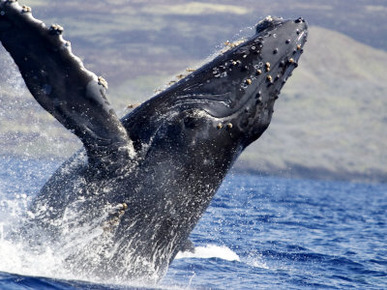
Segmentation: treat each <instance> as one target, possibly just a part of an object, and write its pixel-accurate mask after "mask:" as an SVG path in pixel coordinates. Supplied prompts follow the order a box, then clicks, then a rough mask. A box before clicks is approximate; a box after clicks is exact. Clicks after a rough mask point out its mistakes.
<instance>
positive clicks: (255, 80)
mask: <svg viewBox="0 0 387 290" xmlns="http://www.w3.org/2000/svg"><path fill="white" fill-rule="evenodd" d="M254 32H255V33H254V35H253V36H252V37H250V38H249V39H246V40H243V41H240V42H239V43H236V44H232V43H227V46H228V49H226V50H225V51H222V52H221V53H220V55H218V56H217V57H216V58H214V59H213V60H212V61H210V62H209V63H207V64H205V65H203V66H202V67H200V68H199V69H197V70H195V71H194V72H192V73H191V74H190V75H188V76H187V77H185V78H183V79H181V80H180V81H179V82H177V83H176V84H174V85H173V86H171V87H170V88H168V89H167V90H165V91H164V92H162V93H160V94H159V95H157V96H155V97H153V98H152V99H150V100H149V101H147V102H146V103H144V104H143V105H142V106H140V107H139V108H138V109H137V110H135V111H134V112H133V113H132V114H130V115H128V116H127V117H126V118H124V123H127V124H126V125H125V126H126V127H129V128H128V132H130V135H131V138H132V139H133V140H134V143H135V144H137V148H140V147H141V146H143V145H144V144H149V143H150V142H152V143H153V144H156V143H157V144H160V146H163V147H165V148H170V150H177V151H179V150H182V149H184V150H182V151H184V152H186V153H187V154H189V156H190V158H191V157H192V158H193V157H194V156H195V154H194V153H197V154H199V153H200V154H204V155H207V156H210V155H222V157H219V158H218V159H219V160H224V155H228V156H229V155H233V158H232V160H231V162H230V163H232V161H233V160H235V158H236V157H237V156H238V155H239V153H240V152H241V151H242V150H243V149H244V148H245V147H246V146H247V145H249V144H250V143H251V142H253V141H254V140H256V139H257V138H259V137H260V136H261V134H262V133H263V132H264V131H265V130H266V128H267V127H268V126H269V123H270V121H271V117H272V114H273V106H274V102H275V101H276V99H277V98H278V96H279V94H280V91H281V88H282V87H283V86H284V84H285V82H286V81H287V79H288V78H289V76H290V75H291V73H292V71H293V70H294V69H295V68H296V67H297V66H298V60H299V58H300V56H301V54H302V52H303V46H304V44H305V42H306V38H307V23H306V22H305V21H304V20H303V19H302V18H298V19H296V20H284V19H281V18H274V17H270V16H269V17H266V18H265V19H264V20H262V21H260V22H259V23H258V24H257V25H256V27H255V31H254ZM139 115H141V116H143V117H142V120H143V121H142V123H140V124H139V123H138V122H137V123H133V124H131V123H132V122H131V121H130V120H131V119H135V120H138V119H141V118H138V116H139ZM131 116H135V118H131ZM149 148H155V147H153V146H152V147H149ZM163 150H164V149H163ZM191 151H192V152H191ZM203 152H204V153H203ZM231 152H234V153H235V154H232V153H231ZM197 154H196V155H197Z"/></svg>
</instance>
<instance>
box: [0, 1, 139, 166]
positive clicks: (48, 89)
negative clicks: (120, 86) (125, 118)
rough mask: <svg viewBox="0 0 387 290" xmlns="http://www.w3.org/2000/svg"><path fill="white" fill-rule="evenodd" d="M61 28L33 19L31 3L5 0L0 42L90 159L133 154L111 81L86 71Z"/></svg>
mask: <svg viewBox="0 0 387 290" xmlns="http://www.w3.org/2000/svg"><path fill="white" fill-rule="evenodd" d="M62 32H63V28H62V27H60V26H59V25H52V26H51V27H49V28H48V27H46V26H45V25H44V23H42V22H41V21H39V20H36V19H35V18H33V17H32V15H31V9H30V8H29V7H26V6H23V7H21V6H20V5H19V4H18V3H17V2H16V1H10V0H7V1H4V0H0V41H1V42H2V44H3V46H4V47H5V49H6V50H7V51H8V52H9V53H10V54H11V56H12V57H13V59H14V61H15V62H16V64H17V66H18V67H19V70H20V72H21V74H22V77H23V79H24V81H25V83H26V85H27V87H28V89H29V90H30V92H31V93H32V95H33V96H34V98H35V99H36V100H37V101H38V102H39V104H40V105H41V106H42V107H43V108H44V109H46V110H47V111H48V112H50V113H51V114H52V115H53V116H54V117H55V118H56V119H58V120H59V122H61V123H62V124H63V125H64V126H65V127H66V128H67V129H69V130H71V131H72V132H73V133H74V134H76V135H77V136H78V137H79V138H80V139H81V141H82V142H83V144H84V145H85V147H86V151H87V154H88V157H89V161H91V162H98V163H101V162H102V163H104V162H105V161H107V160H109V162H110V161H112V160H114V159H117V158H118V159H121V158H127V157H129V156H130V152H131V150H132V144H131V140H130V139H129V137H128V135H127V132H126V130H125V128H124V127H123V126H122V124H121V122H120V120H119V118H118V117H117V115H116V114H115V112H114V110H113V109H112V107H111V105H110V104H109V102H108V100H107V98H106V95H105V92H106V89H107V83H106V81H105V80H104V79H103V78H101V77H97V76H96V75H95V74H94V73H92V72H90V71H88V70H86V69H85V67H84V66H83V64H82V61H81V60H80V59H79V58H77V57H76V56H74V55H73V54H72V52H71V47H70V43H69V42H66V41H65V40H63V38H62V36H61V34H62ZM105 157H108V158H105Z"/></svg>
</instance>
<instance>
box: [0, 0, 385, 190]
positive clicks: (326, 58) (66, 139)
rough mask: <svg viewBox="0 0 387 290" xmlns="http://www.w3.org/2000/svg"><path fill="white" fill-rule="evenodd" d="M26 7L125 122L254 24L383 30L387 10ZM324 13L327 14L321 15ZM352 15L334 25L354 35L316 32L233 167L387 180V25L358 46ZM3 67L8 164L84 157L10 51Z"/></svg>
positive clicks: (225, 4) (241, 5)
mask: <svg viewBox="0 0 387 290" xmlns="http://www.w3.org/2000/svg"><path fill="white" fill-rule="evenodd" d="M22 2H23V3H22V4H27V5H31V6H33V12H34V15H35V16H36V17H38V18H41V19H43V20H44V21H45V22H46V23H48V24H50V23H60V24H62V25H63V26H64V27H65V38H66V39H69V40H71V41H72V44H73V51H74V52H75V53H76V54H77V55H79V56H81V57H82V58H83V60H84V62H85V64H86V66H87V67H88V68H89V69H90V70H93V71H95V72H96V73H97V74H99V75H103V76H104V77H105V78H107V80H108V81H109V83H110V92H109V94H110V98H111V100H112V103H113V105H114V106H115V108H116V109H117V111H118V112H119V114H120V115H122V114H124V113H125V107H126V105H127V104H129V103H133V102H134V103H135V102H139V101H140V102H141V101H143V100H145V99H146V98H148V97H149V96H151V95H152V94H153V91H154V89H157V88H159V87H162V86H163V85H165V84H166V83H167V82H168V80H170V79H171V77H173V76H174V74H177V73H179V72H181V71H184V70H185V68H187V67H193V66H197V65H198V64H200V62H202V61H203V60H204V59H205V58H206V57H208V56H209V55H211V54H213V53H214V52H215V51H217V50H219V49H220V48H221V46H222V45H221V44H222V43H223V42H224V41H226V40H233V39H237V38H239V37H240V36H241V35H249V34H251V33H252V31H251V29H250V28H249V26H251V25H253V24H254V23H255V22H256V21H257V20H258V19H259V18H262V17H263V16H265V15H267V14H273V15H284V16H290V15H291V16H292V17H293V15H295V16H294V17H296V16H299V15H300V14H302V15H310V17H311V18H310V19H308V18H307V17H306V18H307V19H308V20H309V22H310V23H312V24H314V23H319V24H321V26H325V27H330V26H332V25H333V24H332V21H330V20H331V19H333V18H332V17H334V16H335V15H339V14H340V13H342V12H343V11H347V10H348V11H349V12H348V13H351V14H350V15H351V17H355V16H356V15H357V14H359V15H358V19H363V18H364V15H360V12H359V13H357V12H358V11H361V9H360V8H362V9H363V8H364V9H365V10H364V9H363V13H365V14H366V15H368V17H370V16H372V17H374V19H375V21H374V23H369V22H365V23H363V24H362V25H363V26H364V27H365V28H366V29H368V31H371V30H372V29H371V28H372V27H375V23H376V24H377V23H378V21H379V22H381V21H385V19H384V18H383V19H384V20H383V19H382V20H381V19H380V17H379V15H380V10H381V11H384V10H383V9H384V8H383V7H384V6H381V7H379V6H375V5H374V6H372V7H373V8H372V7H371V6H370V5H368V4H367V3H368V2H370V1H359V2H357V4H356V5H355V4H354V5H353V6H354V7H353V8H351V9H349V8H348V7H347V6H348V5H346V6H345V5H339V4H338V2H340V1H332V2H330V4H329V5H328V4H326V5H325V6H323V5H322V4H321V3H323V2H322V1H311V2H309V4H308V5H305V4H303V5H300V3H301V1H290V2H288V3H292V4H293V5H290V6H289V5H288V6H286V7H287V8H288V9H287V10H286V9H285V8H286V7H285V6H284V5H282V6H281V5H280V4H281V3H282V2H283V1H278V3H277V2H276V3H277V4H275V5H274V4H273V5H272V6H270V7H267V6H263V2H262V1H256V2H255V5H254V6H253V7H251V3H252V2H251V1H247V0H243V1H240V2H238V5H236V4H235V3H236V2H235V1H213V2H211V3H208V2H205V1H202V2H201V1H196V2H193V1H174V2H172V1H149V2H148V1H134V0H133V1H124V0H106V1H97V2H96V1H89V0H85V1H83V2H82V4H80V3H79V2H75V1H72V0H69V1H66V2H59V1H50V6H45V3H47V1H43V0H39V1H35V0H34V1H32V0H31V1H22ZM59 3H60V5H59ZM282 4H284V3H282ZM296 4H297V5H298V6H297V5H296ZM249 5H250V6H249ZM58 7H60V9H58ZM289 7H290V8H289ZM324 7H325V8H324ZM367 7H368V8H367ZM370 7H371V8H370ZM378 7H379V8H378ZM317 8H320V10H318V11H319V15H322V16H313V15H316V14H317V12H316V11H317V10H316V9H317ZM322 8H324V9H322ZM285 10H286V11H285ZM364 11H365V12H364ZM282 12H283V13H282ZM332 15H333V16H332ZM54 17H55V18H54ZM324 17H325V18H324ZM351 17H341V18H340V21H341V22H340V23H339V24H338V25H337V26H336V27H335V26H333V27H331V28H334V29H336V30H338V31H342V30H343V29H344V28H345V29H347V31H342V32H345V33H346V34H347V35H351V36H352V37H351V38H350V37H348V36H346V35H344V34H342V33H339V32H334V31H332V30H328V29H326V28H321V27H318V26H313V25H312V28H311V29H310V37H309V42H308V43H307V45H306V48H305V53H304V55H303V57H302V58H301V61H300V67H299V68H298V69H297V70H296V71H295V73H294V75H293V77H292V78H291V79H290V80H289V82H288V83H287V85H286V86H285V89H284V90H283V92H282V94H281V97H280V99H279V100H278V101H277V103H276V107H275V110H276V111H275V113H274V117H273V122H272V124H271V126H270V127H269V129H268V130H267V132H266V133H265V134H264V135H263V136H262V137H261V139H260V140H258V141H257V142H255V143H254V144H253V145H252V146H251V147H250V148H248V150H247V151H246V152H245V153H244V154H243V155H242V156H241V161H240V162H239V163H238V164H237V168H239V169H240V170H254V171H260V172H267V173H270V174H281V175H288V176H306V177H313V178H333V179H350V180H361V181H384V182H385V181H386V180H387V168H386V165H385V164H386V163H387V155H386V152H385V151H386V150H385V147H386V144H387V135H386V132H387V131H386V130H383V128H384V127H385V125H386V123H387V118H386V115H385V112H386V111H387V100H386V98H385V95H386V94H387V79H386V78H387V73H386V68H385V67H386V64H387V52H386V51H383V50H377V49H375V48H373V47H371V46H369V45H368V44H372V45H373V46H374V47H378V46H379V47H383V45H378V44H377V42H378V40H379V39H382V38H383V37H381V36H383V35H384V34H383V29H384V28H383V27H384V26H382V28H381V31H378V30H375V29H374V30H372V31H371V32H372V33H371V32H370V35H369V37H371V38H372V39H373V41H368V40H366V39H363V40H364V41H363V43H360V42H358V41H355V40H354V39H353V38H356V39H361V38H362V36H361V35H362V31H363V29H365V28H364V27H363V28H359V29H358V30H356V29H355V28H357V27H358V26H357V25H360V24H361V23H357V24H356V23H355V24H353V23H352V22H353V21H352V20H351ZM319 19H325V21H322V20H319ZM359 22H360V21H359ZM324 23H325V24H324ZM343 23H344V24H345V23H346V25H343ZM351 23H352V24H351ZM342 26H345V27H344V28H343V27H342ZM371 26H372V27H371ZM244 27H245V28H244ZM241 28H244V29H243V30H242V31H241V32H239V33H238V31H239V29H241ZM345 29H344V30H345ZM359 33H360V34H359ZM383 39H385V38H383ZM364 43H367V45H366V44H364ZM379 44H380V43H379ZM0 69H1V74H0V125H1V126H0V155H9V154H13V155H18V156H30V157H39V158H47V157H50V158H51V157H53V158H60V159H65V158H67V157H68V156H70V155H71V154H72V153H73V152H74V151H75V150H77V148H79V147H80V143H79V141H78V140H77V138H75V137H74V136H73V135H72V134H71V133H69V132H67V131H66V130H65V129H64V128H62V127H61V125H59V124H58V123H57V122H56V121H55V120H54V119H53V118H52V117H51V116H50V115H49V114H48V113H46V112H45V111H44V110H42V109H41V108H40V107H39V106H38V105H37V104H36V102H35V101H34V100H33V98H32V97H31V96H30V95H29V94H28V93H27V92H26V90H25V89H24V87H23V82H22V80H21V79H20V77H19V74H18V73H17V71H16V68H15V67H14V66H13V65H12V60H11V59H10V58H9V56H8V55H7V53H6V52H5V51H4V49H2V48H1V49H0Z"/></svg>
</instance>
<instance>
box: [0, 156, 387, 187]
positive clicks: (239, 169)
mask: <svg viewBox="0 0 387 290" xmlns="http://www.w3.org/2000/svg"><path fill="white" fill-rule="evenodd" d="M74 153H75V152H74ZM67 158H68V157H59V156H53V155H49V156H37V157H31V156H27V155H6V154H0V162H1V161H2V160H4V159H18V160H20V161H24V162H33V161H43V162H50V163H55V164H58V166H59V165H60V164H62V163H63V162H64V161H65V160H67ZM229 174H251V175H259V176H263V177H266V176H267V177H269V176H272V177H280V178H289V179H309V180H319V181H337V182H340V181H341V182H353V183H366V184H385V183H387V173H386V172H381V171H378V170H375V172H373V173H372V174H361V173H358V172H334V171H330V170H326V169H324V168H308V167H302V166H299V165H292V166H290V165H289V166H288V168H287V169H284V168H271V169H270V170H260V169H258V168H251V167H248V166H244V165H243V160H242V161H237V162H236V164H235V165H234V166H233V168H232V169H231V171H230V173H229Z"/></svg>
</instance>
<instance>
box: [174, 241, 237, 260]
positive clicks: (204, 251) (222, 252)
mask: <svg viewBox="0 0 387 290" xmlns="http://www.w3.org/2000/svg"><path fill="white" fill-rule="evenodd" d="M187 258H196V259H211V258H219V259H222V260H226V261H238V262H240V258H239V256H238V254H237V253H235V252H234V251H233V250H231V249H230V248H228V247H226V246H217V245H213V244H209V245H206V246H199V247H195V251H194V252H179V253H178V254H177V256H176V258H175V259H187Z"/></svg>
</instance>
